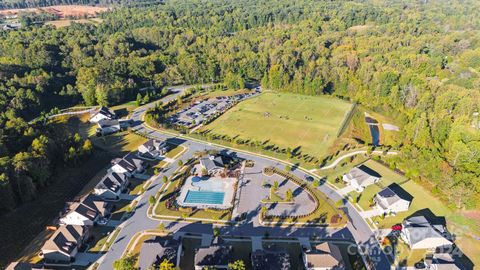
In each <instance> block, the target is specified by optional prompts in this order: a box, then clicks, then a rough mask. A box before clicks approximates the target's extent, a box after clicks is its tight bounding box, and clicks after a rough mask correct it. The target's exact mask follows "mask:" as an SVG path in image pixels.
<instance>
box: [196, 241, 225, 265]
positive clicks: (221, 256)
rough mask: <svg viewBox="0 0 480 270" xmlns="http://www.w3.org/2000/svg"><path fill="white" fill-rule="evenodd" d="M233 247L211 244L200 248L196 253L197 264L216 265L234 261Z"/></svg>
mask: <svg viewBox="0 0 480 270" xmlns="http://www.w3.org/2000/svg"><path fill="white" fill-rule="evenodd" d="M232 254H233V249H232V247H231V246H224V245H221V246H210V247H207V248H199V249H198V250H197V252H196V253H195V265H197V266H215V265H228V264H229V263H231V262H233V259H232Z"/></svg>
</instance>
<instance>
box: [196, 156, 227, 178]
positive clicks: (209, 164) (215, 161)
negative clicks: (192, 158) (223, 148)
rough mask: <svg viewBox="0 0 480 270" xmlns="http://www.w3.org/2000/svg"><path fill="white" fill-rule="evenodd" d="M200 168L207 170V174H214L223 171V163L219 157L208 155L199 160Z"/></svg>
mask: <svg viewBox="0 0 480 270" xmlns="http://www.w3.org/2000/svg"><path fill="white" fill-rule="evenodd" d="M200 166H201V167H202V169H205V170H207V172H208V174H216V173H219V172H221V171H223V170H224V169H225V163H224V162H223V158H222V156H220V155H217V156H214V155H209V156H207V157H202V158H200Z"/></svg>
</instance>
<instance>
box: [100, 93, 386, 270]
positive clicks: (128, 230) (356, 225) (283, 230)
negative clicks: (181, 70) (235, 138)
mask: <svg viewBox="0 0 480 270" xmlns="http://www.w3.org/2000/svg"><path fill="white" fill-rule="evenodd" d="M187 88H188V87H179V88H174V89H173V91H174V93H173V94H171V95H169V96H167V97H165V98H164V99H163V100H162V101H163V102H167V101H169V100H172V99H175V98H176V97H177V96H178V95H180V94H181V93H182V92H183V91H184V90H185V89H187ZM153 106H155V102H153V103H150V104H147V105H145V106H142V107H140V108H138V109H137V110H135V111H134V112H133V114H132V119H133V120H134V121H133V122H134V127H133V128H134V129H135V130H138V131H139V132H141V133H147V134H148V135H149V136H150V137H155V138H158V139H163V140H170V141H174V142H176V143H179V144H182V145H184V146H186V147H188V150H187V151H186V152H185V153H184V154H183V155H182V156H181V157H180V158H182V159H184V160H185V159H186V158H188V157H190V156H192V154H193V153H194V152H196V151H202V150H205V149H216V150H219V151H225V152H229V153H235V154H236V155H237V156H238V157H240V158H244V159H250V160H253V161H254V162H255V163H256V164H257V163H259V164H263V165H265V166H276V167H279V168H284V167H285V165H284V164H282V163H281V162H279V161H276V160H273V159H270V158H266V157H261V156H257V155H255V154H252V153H246V152H243V151H235V152H233V151H231V150H229V149H228V148H226V147H221V146H216V145H212V144H210V143H207V142H202V141H197V140H192V139H190V138H187V137H183V136H172V135H168V134H164V133H161V132H158V131H156V130H152V129H150V128H146V127H145V126H144V125H143V123H142V120H141V117H142V114H143V113H144V112H145V111H146V110H147V109H148V108H151V107H153ZM177 168H178V164H177V163H176V162H173V163H171V164H170V165H169V166H168V167H167V168H166V170H165V171H164V172H163V174H164V175H167V176H170V175H171V174H172V173H173V172H174V171H175V170H176V169H177ZM293 172H294V173H295V174H297V175H298V176H299V177H302V178H303V177H305V175H306V174H308V172H307V171H303V170H301V169H299V168H297V169H295V170H294V171H293ZM160 187H161V177H160V176H158V177H156V179H154V181H153V183H152V185H151V187H150V188H149V189H148V190H147V191H146V192H145V193H144V194H143V195H142V197H141V198H140V200H139V203H138V206H137V208H136V210H135V212H134V214H133V215H132V216H131V217H130V218H129V219H128V220H126V221H125V222H124V223H123V224H122V225H121V227H122V229H121V231H120V233H119V235H118V237H117V239H116V241H115V242H114V243H113V245H112V246H111V247H110V249H109V251H108V252H107V253H106V254H105V255H104V256H103V257H102V259H101V260H100V261H99V262H100V265H99V268H98V269H100V270H104V269H105V270H106V269H111V268H112V264H113V262H114V261H115V260H117V259H119V258H120V257H121V255H122V253H123V251H124V250H125V248H126V246H127V244H128V241H129V240H130V239H131V238H132V237H133V235H134V234H135V233H136V232H138V231H142V230H146V229H153V228H155V227H156V226H157V225H158V223H159V221H156V220H152V219H150V218H148V217H147V209H148V197H149V196H150V195H155V194H156V192H157V191H158V188H160ZM319 189H320V190H321V191H322V192H323V193H325V194H326V195H327V196H328V197H329V198H331V199H332V200H333V201H338V200H340V199H343V198H342V196H341V195H339V194H338V193H337V192H336V191H335V190H334V189H333V188H332V187H330V186H328V185H326V184H324V185H321V186H320V187H319ZM345 203H346V204H345V207H344V211H345V212H346V213H347V215H348V217H349V221H350V222H349V223H348V225H347V227H346V228H342V229H330V228H309V227H304V228H302V227H293V226H292V227H263V226H261V225H260V224H258V219H257V215H258V211H259V210H258V211H255V212H252V213H249V216H248V218H247V222H245V223H244V224H242V225H238V226H224V227H222V228H221V230H220V233H221V234H223V235H232V236H233V235H235V236H256V237H258V236H263V235H264V234H265V232H266V231H268V233H269V235H270V236H272V237H275V236H279V237H310V236H313V235H316V236H318V237H322V238H332V239H346V240H348V239H352V240H355V241H356V242H357V243H358V244H359V245H360V246H362V248H364V249H365V250H366V251H367V252H368V253H369V255H370V258H371V259H372V261H373V262H374V264H375V268H376V269H382V270H383V269H390V264H389V262H388V259H387V257H386V255H385V254H384V253H383V251H382V250H381V249H380V248H379V244H378V242H377V241H376V239H375V235H374V233H373V231H372V230H371V229H370V227H369V226H368V225H367V223H366V222H365V221H364V219H363V218H362V217H361V216H360V214H359V213H358V211H357V210H356V209H355V207H354V206H353V205H351V204H350V203H349V202H348V201H345ZM164 224H165V225H166V228H167V229H169V230H170V231H178V232H190V233H198V234H202V233H210V234H211V233H212V225H211V224H200V223H185V222H167V221H165V222H164Z"/></svg>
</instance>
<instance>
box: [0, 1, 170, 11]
mask: <svg viewBox="0 0 480 270" xmlns="http://www.w3.org/2000/svg"><path fill="white" fill-rule="evenodd" d="M161 2H162V1H160V0H2V1H0V9H10V8H34V7H46V6H52V5H101V6H110V5H122V6H124V5H125V6H132V5H134V6H138V5H148V4H152V3H161Z"/></svg>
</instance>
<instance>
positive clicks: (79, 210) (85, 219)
mask: <svg viewBox="0 0 480 270" xmlns="http://www.w3.org/2000/svg"><path fill="white" fill-rule="evenodd" d="M108 213H109V209H108V205H107V203H106V202H105V201H103V200H101V199H100V198H98V197H97V196H95V195H92V194H90V195H87V196H86V197H84V198H82V199H81V200H80V201H79V202H74V203H72V204H71V205H70V206H69V207H68V209H67V212H66V214H65V215H64V216H63V217H61V218H60V223H61V224H65V225H80V226H91V225H93V224H95V222H96V221H97V220H98V219H99V218H100V217H104V216H106V215H108Z"/></svg>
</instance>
